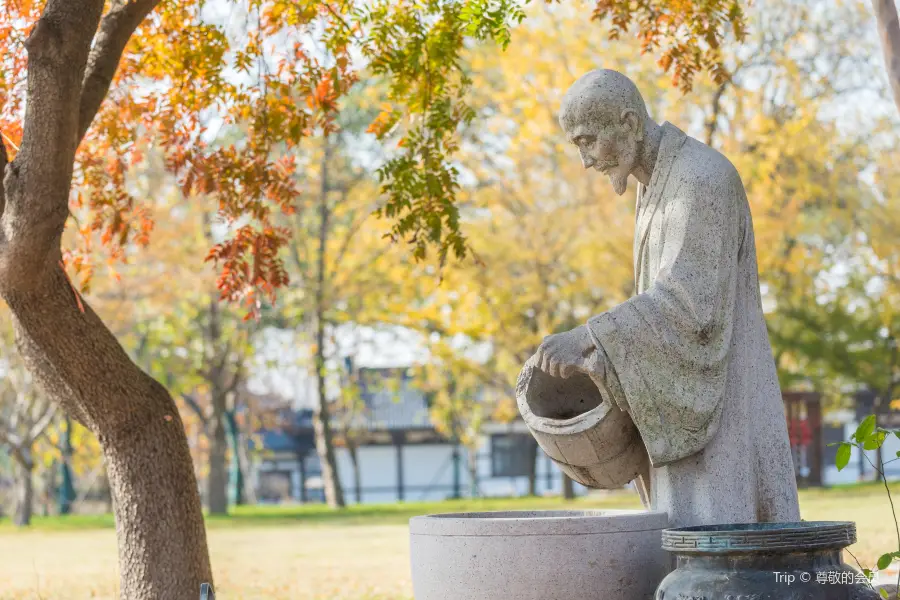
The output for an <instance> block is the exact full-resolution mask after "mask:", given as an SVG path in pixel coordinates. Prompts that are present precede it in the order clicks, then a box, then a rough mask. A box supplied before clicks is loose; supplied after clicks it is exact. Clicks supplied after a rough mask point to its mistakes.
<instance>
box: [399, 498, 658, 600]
mask: <svg viewBox="0 0 900 600" xmlns="http://www.w3.org/2000/svg"><path fill="white" fill-rule="evenodd" d="M667 526H668V519H667V517H666V515H665V514H664V513H658V512H656V513H654V512H643V511H536V512H509V513H503V512H492V513H459V514H447V515H432V516H425V517H414V518H413V519H411V520H410V555H411V557H412V577H413V590H414V593H415V598H416V600H459V599H461V598H465V600H497V599H498V598H516V599H517V600H597V599H600V598H603V599H613V598H615V599H616V600H648V599H649V598H651V597H652V596H653V592H654V590H655V589H656V586H657V585H658V584H659V582H660V581H661V580H662V578H663V577H664V576H665V575H666V573H667V572H668V570H669V569H668V565H669V562H668V561H669V558H668V556H667V555H666V553H665V552H664V551H663V550H662V547H661V539H662V530H663V529H665V528H666V527H667Z"/></svg>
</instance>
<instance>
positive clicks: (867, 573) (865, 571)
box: [863, 569, 872, 580]
mask: <svg viewBox="0 0 900 600" xmlns="http://www.w3.org/2000/svg"><path fill="white" fill-rule="evenodd" d="M863 575H865V576H866V579H870V580H871V579H872V569H863Z"/></svg>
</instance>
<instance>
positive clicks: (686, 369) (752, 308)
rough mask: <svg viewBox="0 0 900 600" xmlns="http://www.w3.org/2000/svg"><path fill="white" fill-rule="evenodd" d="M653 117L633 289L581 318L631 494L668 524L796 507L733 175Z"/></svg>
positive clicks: (720, 159)
mask: <svg viewBox="0 0 900 600" xmlns="http://www.w3.org/2000/svg"><path fill="white" fill-rule="evenodd" d="M663 128H664V133H663V137H662V140H661V145H660V149H659V153H658V157H657V160H656V165H655V167H654V169H653V175H652V177H651V180H650V184H649V185H648V186H647V187H646V188H645V187H644V186H643V185H640V186H639V188H638V201H637V214H636V223H637V225H636V228H635V240H634V269H635V284H636V291H637V295H635V296H633V297H632V298H630V299H629V300H627V301H626V302H624V303H622V304H620V305H619V306H616V307H615V308H613V309H611V310H610V311H608V312H606V313H603V314H600V315H598V316H595V317H592V318H591V319H589V321H588V327H589V329H590V331H591V335H592V338H593V339H594V341H595V344H596V345H597V346H598V348H600V351H599V352H596V353H595V359H594V360H595V361H596V362H594V365H593V366H592V368H591V371H592V373H591V374H592V377H594V379H595V382H597V384H598V385H599V386H600V387H601V391H602V392H603V393H604V395H605V396H606V397H607V398H612V399H613V400H614V401H615V402H616V404H617V405H618V406H619V407H620V408H622V409H623V410H626V411H627V412H628V413H629V414H630V415H631V417H632V420H633V421H634V423H635V425H636V426H637V428H638V431H639V432H640V434H641V438H642V439H643V441H644V445H645V446H646V448H647V453H648V455H649V457H650V463H651V465H652V469H651V472H650V474H649V479H650V485H649V491H648V492H647V493H648V495H649V498H645V502H647V501H649V504H650V506H651V507H652V508H653V509H655V510H662V511H666V512H668V513H669V517H670V522H671V524H672V526H688V525H709V524H717V523H749V522H758V521H759V522H770V521H799V520H800V513H799V508H798V505H797V485H796V480H795V479H794V469H793V463H792V457H791V449H790V442H789V441H788V432H787V425H786V421H785V412H784V405H783V401H782V397H781V391H780V388H779V385H778V378H777V375H776V370H775V363H774V360H773V358H772V349H771V346H770V345H769V337H768V332H767V330H766V324H765V320H764V317H763V311H762V304H761V300H760V291H759V276H758V272H757V264H756V247H755V242H754V237H753V225H752V222H751V218H750V208H749V205H748V203H747V196H746V193H745V191H744V186H743V183H742V182H741V179H740V176H739V175H738V173H737V171H736V170H735V168H734V166H733V165H732V164H731V163H730V162H729V161H728V159H726V158H725V157H724V156H722V155H721V154H719V153H718V152H716V151H715V150H713V149H712V148H710V147H708V146H706V145H705V144H703V143H701V142H699V141H697V140H695V139H693V138H690V137H688V136H686V135H685V134H684V133H683V132H682V131H680V130H679V129H678V128H676V127H675V126H673V125H671V124H669V123H666V124H664V125H663ZM601 365H602V366H601Z"/></svg>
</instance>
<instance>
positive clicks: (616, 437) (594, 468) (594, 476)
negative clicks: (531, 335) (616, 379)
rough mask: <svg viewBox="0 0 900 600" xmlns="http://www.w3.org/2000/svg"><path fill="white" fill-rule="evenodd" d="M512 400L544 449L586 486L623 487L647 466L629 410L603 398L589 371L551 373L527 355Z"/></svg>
mask: <svg viewBox="0 0 900 600" xmlns="http://www.w3.org/2000/svg"><path fill="white" fill-rule="evenodd" d="M516 401H517V403H518V407H519V413H521V415H522V419H523V420H524V421H525V424H526V425H527V426H528V429H529V430H530V431H531V435H533V436H534V438H535V440H537V442H538V444H540V446H541V448H542V449H543V450H544V452H545V453H546V454H547V455H548V456H549V457H550V458H551V459H553V461H554V462H555V463H556V464H557V465H559V467H560V468H561V469H562V470H563V471H564V472H565V473H566V475H568V476H569V477H571V478H572V479H574V480H575V481H577V482H578V483H580V484H581V485H584V486H586V487H589V488H598V489H617V488H621V487H623V486H624V485H626V484H627V483H629V482H630V481H633V480H634V479H636V478H637V477H638V476H639V475H644V474H648V473H649V472H650V460H649V457H648V456H647V451H646V449H645V447H644V444H643V441H642V440H641V436H640V434H639V433H638V430H637V427H635V425H634V422H632V420H631V417H629V416H628V413H626V412H624V411H623V410H621V409H619V407H618V406H615V404H614V403H613V402H611V401H608V400H605V399H604V398H603V397H602V395H601V394H600V390H599V389H598V388H597V386H596V385H595V384H594V382H593V381H592V380H591V378H590V377H588V376H587V375H585V374H583V373H578V374H575V375H572V376H571V377H568V378H566V379H563V378H561V377H553V376H551V375H549V374H548V373H546V372H544V371H542V370H541V369H540V368H538V367H536V366H534V365H532V364H531V363H530V361H529V363H528V364H526V365H525V368H523V369H522V372H521V373H520V374H519V380H518V383H517V384H516Z"/></svg>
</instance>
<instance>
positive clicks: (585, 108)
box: [559, 69, 659, 195]
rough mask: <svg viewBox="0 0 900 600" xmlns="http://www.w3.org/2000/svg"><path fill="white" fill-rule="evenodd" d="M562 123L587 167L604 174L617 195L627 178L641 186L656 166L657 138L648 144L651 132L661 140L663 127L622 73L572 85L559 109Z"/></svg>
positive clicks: (603, 72) (596, 74)
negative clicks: (634, 178) (633, 178)
mask: <svg viewBox="0 0 900 600" xmlns="http://www.w3.org/2000/svg"><path fill="white" fill-rule="evenodd" d="M559 124H560V125H561V126H562V128H563V131H565V132H566V138H567V139H568V141H569V142H570V143H572V144H574V145H575V146H577V147H578V151H579V152H580V154H581V162H582V164H583V165H584V168H585V169H596V170H598V171H602V172H603V173H606V174H607V175H608V176H609V179H610V181H611V182H612V184H613V188H614V189H615V190H616V193H617V194H620V195H621V194H624V193H625V189H626V187H627V183H628V177H629V175H631V174H634V175H635V176H636V177H638V176H639V177H641V178H642V179H641V181H642V183H643V182H644V181H643V179H647V176H646V174H647V173H648V172H649V171H650V170H652V168H653V164H652V159H654V157H655V155H654V152H655V150H653V148H655V147H657V146H655V144H656V143H657V142H658V138H654V139H655V141H654V142H653V143H651V144H650V145H648V144H645V140H646V139H647V136H648V135H650V134H652V135H654V136H658V135H659V126H657V125H656V124H655V123H654V122H653V121H652V120H651V119H650V116H649V115H648V114H647V106H646V105H645V104H644V99H643V98H642V97H641V93H640V92H639V91H638V89H637V86H635V85H634V83H632V81H631V80H630V79H628V78H627V77H625V76H624V75H622V74H621V73H617V72H616V71H610V70H609V69H597V70H595V71H591V72H590V73H587V74H586V75H584V76H582V77H581V78H580V79H579V80H578V81H576V82H575V83H574V84H572V87H571V88H569V91H567V92H566V95H565V97H564V98H563V101H562V106H561V107H560V111H559ZM645 162H646V163H648V164H644V163H645ZM648 181H649V180H648ZM645 185H646V183H645Z"/></svg>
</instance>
